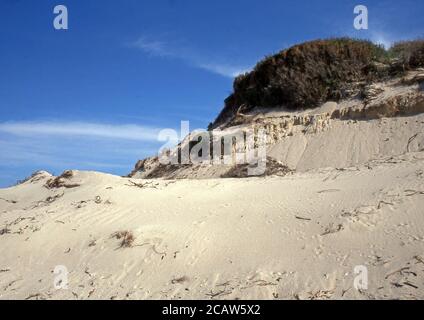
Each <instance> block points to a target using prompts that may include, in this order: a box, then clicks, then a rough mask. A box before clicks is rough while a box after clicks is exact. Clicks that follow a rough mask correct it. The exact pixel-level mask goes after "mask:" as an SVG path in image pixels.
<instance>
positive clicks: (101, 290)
mask: <svg viewBox="0 0 424 320" xmlns="http://www.w3.org/2000/svg"><path fill="white" fill-rule="evenodd" d="M49 179H52V177H51V176H50V175H49V174H47V173H41V174H39V175H37V176H35V177H34V178H33V179H31V180H29V181H27V182H25V183H23V184H21V185H18V186H15V187H13V188H9V189H1V190H0V198H1V199H0V243H1V246H0V298H1V299H17V298H19V299H88V298H90V299H99V298H100V299H191V298H195V299H374V298H377V299H386V298H390V299H397V298H400V299H414V298H420V299H422V298H424V211H423V210H424V209H423V208H424V152H415V153H406V154H404V155H402V156H398V157H389V158H385V159H382V160H374V161H369V162H367V163H366V164H364V165H360V166H357V167H350V168H345V169H335V168H328V169H322V168H321V169H314V170H312V171H308V172H299V173H293V174H290V175H288V176H285V177H272V176H271V177H266V178H247V179H210V180H178V181H165V180H137V179H129V178H121V177H116V176H112V175H107V174H101V173H95V172H80V171H74V172H73V176H72V177H69V178H65V179H63V182H64V183H65V185H66V186H65V187H63V186H62V187H54V186H53V187H51V188H47V187H46V186H45V184H46V182H47V181H48V180H49ZM119 231H128V232H129V233H131V234H132V235H133V236H134V241H133V242H131V240H129V241H128V242H126V243H127V244H128V245H129V246H128V247H125V246H122V244H123V243H122V239H123V238H121V239H118V238H117V237H116V234H115V235H114V233H116V232H119ZM56 266H64V267H65V268H66V269H63V267H59V269H57V270H56V271H57V272H59V273H57V274H55V273H54V270H55V268H56ZM356 266H365V267H366V269H367V271H368V288H367V289H364V288H362V290H357V289H355V287H354V281H355V277H357V275H356V274H355V273H354V269H355V267H356ZM60 268H62V269H60ZM58 270H59V271H58ZM60 270H62V271H60ZM64 270H67V271H68V272H69V273H68V289H56V288H55V285H56V286H57V285H62V284H63V282H61V283H60V282H57V277H58V276H61V275H64V273H63V272H64ZM363 275H364V274H363V273H362V276H363Z"/></svg>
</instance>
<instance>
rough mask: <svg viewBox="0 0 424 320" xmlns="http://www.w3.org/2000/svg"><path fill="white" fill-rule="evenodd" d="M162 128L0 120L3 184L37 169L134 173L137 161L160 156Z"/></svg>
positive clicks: (57, 171) (0, 170)
mask: <svg viewBox="0 0 424 320" xmlns="http://www.w3.org/2000/svg"><path fill="white" fill-rule="evenodd" d="M159 131H160V130H159V129H156V128H151V127H145V126H140V125H135V124H126V125H115V124H114V125H112V124H103V123H90V122H63V121H49V122H40V121H32V122H3V123H0V150H1V152H0V187H4V186H7V185H11V184H13V183H14V182H15V181H16V180H18V179H23V178H24V177H25V176H28V175H29V174H31V172H34V171H36V170H47V171H50V172H54V173H60V172H61V171H63V170H65V169H79V170H96V171H106V172H109V173H113V174H117V175H125V174H128V173H129V172H130V171H131V169H132V168H133V165H134V163H135V162H136V161H137V160H139V159H143V158H145V157H148V156H152V155H155V154H156V153H157V151H158V150H159V148H160V146H161V145H162V144H163V142H159V141H157V134H158V132H159Z"/></svg>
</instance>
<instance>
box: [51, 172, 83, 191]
mask: <svg viewBox="0 0 424 320" xmlns="http://www.w3.org/2000/svg"><path fill="white" fill-rule="evenodd" d="M73 176H74V173H73V172H72V170H66V171H64V172H63V173H62V174H61V175H60V176H58V177H56V178H51V179H49V180H48V181H47V182H46V184H45V185H44V187H46V188H47V189H57V188H62V187H64V188H76V187H79V186H80V185H79V184H76V183H74V184H69V183H67V181H66V180H69V179H71V178H72V177H73Z"/></svg>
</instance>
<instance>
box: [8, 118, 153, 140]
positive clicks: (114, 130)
mask: <svg viewBox="0 0 424 320" xmlns="http://www.w3.org/2000/svg"><path fill="white" fill-rule="evenodd" d="M159 131H160V129H156V128H150V127H143V126H139V125H134V124H126V125H112V124H98V123H87V122H4V123H0V132H4V133H9V134H13V135H20V136H33V135H54V136H58V135H60V136H86V137H97V138H106V139H123V140H137V141H156V140H157V136H158V132H159Z"/></svg>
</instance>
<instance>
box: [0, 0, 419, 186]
mask: <svg viewBox="0 0 424 320" xmlns="http://www.w3.org/2000/svg"><path fill="white" fill-rule="evenodd" d="M59 4H63V5H66V6H67V8H68V14H69V29H68V30H55V29H54V28H53V19H54V17H55V15H54V14H53V8H54V7H55V6H56V5H59ZM358 4H364V5H366V6H367V7H368V9H369V30H362V31H357V30H355V29H354V28H353V19H354V14H353V8H354V7H355V6H356V5H358ZM423 12H424V2H423V1H421V0H405V1H388V0H386V1H350V0H346V1H343V0H331V1H315V0H311V1H306V0H296V1H283V0H275V1H271V0H261V1H259V0H256V1H252V0H240V1H239V0H233V1H231V0H225V1H224V0H222V1H221V0H214V1H199V0H197V1H194V0H193V1H192V0H166V1H165V0H157V1H141V0H121V1H116V0H102V1H100V0H84V1H81V0H60V1H59V0H57V1H50V0H42V1H41V0H40V1H33V0H0V187H4V186H8V185H11V184H13V183H15V182H16V181H17V180H18V179H22V178H24V177H25V176H28V175H29V174H31V173H32V172H33V171H36V170H39V169H45V170H48V171H50V172H53V173H60V172H61V171H63V170H64V169H82V170H98V171H104V172H110V173H114V174H120V175H124V174H127V173H128V172H129V171H131V169H132V167H133V165H134V163H135V162H136V160H137V159H141V158H143V157H145V156H149V155H153V154H155V153H156V152H157V150H158V148H159V147H160V146H161V145H162V144H163V143H162V142H158V141H157V140H156V135H157V132H158V130H159V129H161V128H179V125H180V121H182V120H189V121H190V127H191V129H195V128H205V127H206V126H207V124H208V123H209V122H210V121H212V120H213V119H214V117H215V116H216V115H217V113H218V112H219V111H220V109H221V108H222V106H223V100H224V99H225V98H226V97H227V96H228V95H229V94H230V93H231V91H232V80H233V77H234V75H236V74H238V73H240V72H243V71H246V70H249V69H250V68H251V67H252V66H254V65H255V63H256V62H257V61H258V60H259V59H261V58H263V57H264V56H265V55H269V54H272V53H275V52H277V51H279V50H281V49H283V48H286V47H289V46H291V45H293V44H296V43H299V42H303V41H305V40H312V39H316V38H326V37H334V36H344V35H347V36H354V37H359V38H368V39H371V40H373V41H375V42H381V43H384V44H385V45H389V44H390V43H391V42H393V41H397V40H402V39H409V38H416V37H419V36H422V35H423V31H424V29H423V23H422V13H423Z"/></svg>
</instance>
